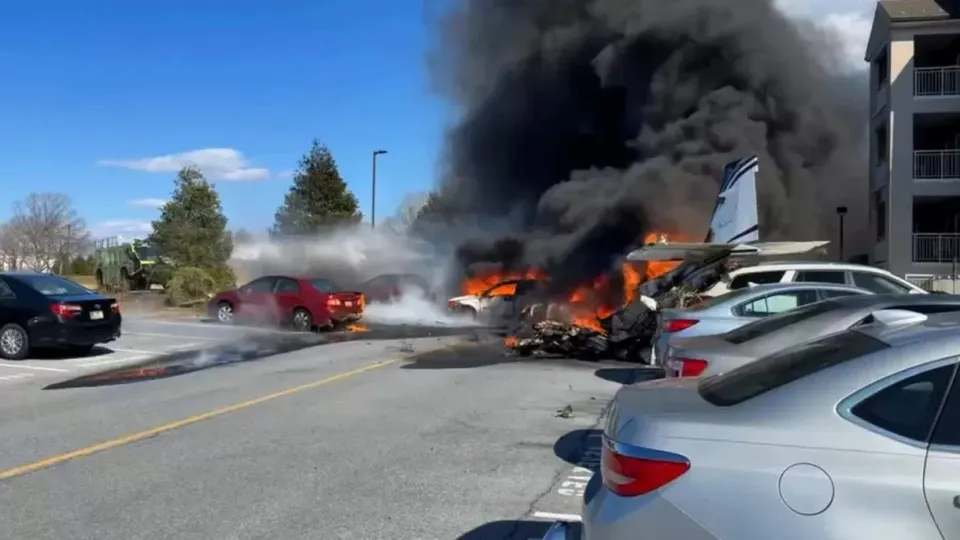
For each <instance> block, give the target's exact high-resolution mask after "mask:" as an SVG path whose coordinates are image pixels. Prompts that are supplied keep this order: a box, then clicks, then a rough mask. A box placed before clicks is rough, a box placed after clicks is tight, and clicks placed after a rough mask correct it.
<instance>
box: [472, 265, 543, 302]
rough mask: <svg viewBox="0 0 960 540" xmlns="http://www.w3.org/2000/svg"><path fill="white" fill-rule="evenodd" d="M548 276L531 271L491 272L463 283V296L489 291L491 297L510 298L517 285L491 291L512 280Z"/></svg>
mask: <svg viewBox="0 0 960 540" xmlns="http://www.w3.org/2000/svg"><path fill="white" fill-rule="evenodd" d="M546 277H547V276H546V274H544V273H543V272H541V271H539V270H535V269H531V270H527V271H525V272H489V273H486V274H482V275H479V276H474V277H471V278H468V279H467V280H466V281H464V282H463V294H471V295H479V294H483V293H485V292H487V291H489V295H490V296H510V295H512V294H514V293H515V292H516V290H517V285H516V284H515V283H505V284H503V285H501V286H499V287H497V288H496V289H494V290H492V291H491V290H490V289H491V288H492V287H494V286H495V285H497V284H498V283H502V282H504V281H509V280H511V279H546Z"/></svg>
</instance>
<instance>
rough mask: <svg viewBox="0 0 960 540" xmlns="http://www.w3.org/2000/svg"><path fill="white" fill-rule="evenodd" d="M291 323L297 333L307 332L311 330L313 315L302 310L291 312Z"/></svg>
mask: <svg viewBox="0 0 960 540" xmlns="http://www.w3.org/2000/svg"><path fill="white" fill-rule="evenodd" d="M291 322H292V323H293V329H294V330H296V331H297V332H309V331H311V330H313V315H311V314H310V312H309V311H307V310H306V309H304V308H297V309H295V310H293V317H292V318H291Z"/></svg>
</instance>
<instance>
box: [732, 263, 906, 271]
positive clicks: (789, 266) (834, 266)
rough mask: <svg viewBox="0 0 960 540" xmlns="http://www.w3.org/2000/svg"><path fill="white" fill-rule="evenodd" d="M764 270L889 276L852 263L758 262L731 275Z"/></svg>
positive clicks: (878, 269)
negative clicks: (817, 269) (816, 270)
mask: <svg viewBox="0 0 960 540" xmlns="http://www.w3.org/2000/svg"><path fill="white" fill-rule="evenodd" d="M761 268H762V269H764V270H780V269H784V270H794V269H798V268H823V269H825V270H826V269H830V270H860V271H864V272H874V273H880V274H889V273H890V272H889V271H888V270H884V269H882V268H877V267H875V266H867V265H863V264H853V263H844V262H837V261H760V262H758V263H756V264H750V265H747V266H743V267H740V268H738V269H736V270H734V271H733V272H731V273H735V272H743V271H745V270H753V269H761Z"/></svg>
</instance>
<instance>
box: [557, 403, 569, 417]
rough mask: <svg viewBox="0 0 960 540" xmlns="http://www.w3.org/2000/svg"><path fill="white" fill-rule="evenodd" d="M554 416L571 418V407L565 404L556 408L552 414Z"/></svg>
mask: <svg viewBox="0 0 960 540" xmlns="http://www.w3.org/2000/svg"><path fill="white" fill-rule="evenodd" d="M554 416H556V417H557V418H573V407H571V406H570V405H567V406H566V407H564V408H562V409H557V412H556V414H554Z"/></svg>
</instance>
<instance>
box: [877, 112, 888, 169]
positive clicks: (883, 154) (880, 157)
mask: <svg viewBox="0 0 960 540" xmlns="http://www.w3.org/2000/svg"><path fill="white" fill-rule="evenodd" d="M889 135H890V134H889V133H888V132H887V124H886V123H884V124H883V125H882V126H880V127H878V128H877V129H875V130H873V141H874V144H875V145H876V152H875V154H874V160H875V162H874V165H877V166H879V165H883V164H884V163H887V158H888V157H889V155H890V136H889Z"/></svg>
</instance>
